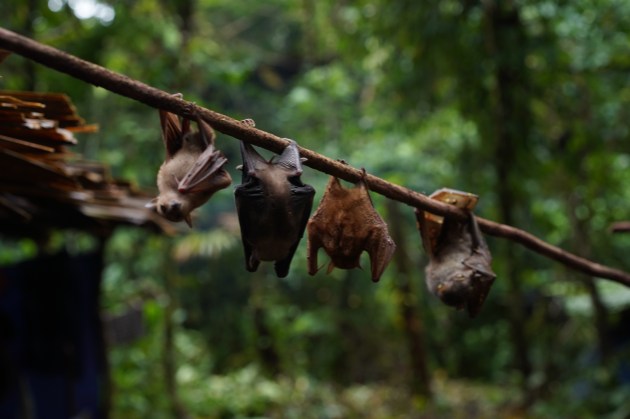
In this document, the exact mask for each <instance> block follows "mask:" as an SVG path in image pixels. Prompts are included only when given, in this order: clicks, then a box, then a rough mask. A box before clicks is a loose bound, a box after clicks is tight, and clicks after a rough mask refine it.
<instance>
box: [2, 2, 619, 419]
mask: <svg viewBox="0 0 630 419" xmlns="http://www.w3.org/2000/svg"><path fill="white" fill-rule="evenodd" d="M0 25H1V26H3V27H5V28H7V29H11V30H13V31H16V32H19V33H21V34H24V35H27V36H29V37H32V38H34V39H36V40H38V41H40V42H43V43H46V44H50V45H52V46H55V47H56V48H59V49H62V50H65V51H67V52H69V53H71V54H73V55H76V56H78V57H81V58H83V59H86V60H89V61H92V62H94V63H97V64H100V65H102V66H104V67H107V68H109V69H111V70H114V71H117V72H120V73H123V74H126V75H128V76H129V77H132V78H135V79H138V80H140V81H143V82H145V83H147V84H149V85H152V86H155V87H157V88H160V89H163V90H166V91H169V92H173V93H174V92H181V93H183V94H184V98H185V99H187V100H190V101H194V102H196V103H197V104H199V105H201V106H204V107H207V108H210V109H212V110H215V111H218V112H221V113H223V114H226V115H229V116H231V117H234V118H237V119H242V118H253V119H254V120H255V121H256V123H257V127H258V128H260V129H263V130H265V131H269V132H272V133H274V134H277V135H279V136H282V137H290V138H294V139H295V140H297V141H298V143H299V144H300V145H302V146H304V147H307V148H310V149H313V150H315V151H317V152H319V153H322V154H324V155H326V156H329V157H331V158H335V159H344V160H346V161H347V162H349V163H350V164H352V165H353V166H355V167H365V168H366V169H367V170H368V171H369V172H370V173H373V174H375V175H377V176H380V177H383V178H385V179H387V180H389V181H392V182H395V183H398V184H401V185H403V186H406V187H409V188H411V189H414V190H417V191H419V192H423V193H431V192H432V191H434V190H435V189H438V188H440V187H450V188H456V189H461V190H464V191H469V192H473V193H475V194H478V195H479V196H480V203H479V206H478V207H477V213H478V214H479V215H481V216H483V217H485V218H490V219H493V220H496V221H499V222H503V223H507V224H511V225H514V226H517V227H520V228H522V229H525V230H527V231H529V232H531V233H533V234H535V235H537V236H539V237H541V238H543V239H544V240H547V241H549V242H550V243H552V244H555V245H558V246H561V247H563V248H565V249H567V250H569V251H572V252H575V253H577V254H579V255H582V256H585V257H588V258H592V259H593V260H596V261H598V262H601V263H604V264H607V265H611V266H614V267H618V268H621V269H624V270H626V271H628V270H630V257H629V255H630V235H623V234H619V235H613V234H611V233H610V232H609V230H608V228H609V225H610V224H611V223H612V222H614V221H619V220H624V219H630V205H629V203H630V188H629V187H628V185H630V141H629V137H630V2H628V1H626V0H597V1H595V0H572V1H568V0H558V1H549V0H521V1H517V0H513V1H493V0H486V1H475V0H439V1H438V0H427V1H422V2H418V1H412V0H396V1H386V0H357V1H332V0H317V1H316V0H301V1H291V0H267V1H264V2H261V1H251V0H250V1H235V0H159V1H149V0H123V1H111V0H48V1H44V0H26V1H20V2H15V1H3V2H0ZM0 87H1V88H3V89H13V90H38V91H53V92H65V93H67V94H68V95H69V96H70V97H71V98H72V100H73V102H74V103H75V104H76V105H77V107H78V110H79V114H80V115H81V116H83V117H84V118H85V119H86V120H87V121H88V122H89V123H98V124H99V126H100V132H99V133H98V134H92V135H84V136H81V137H80V138H79V140H80V143H79V145H78V146H77V147H75V149H76V151H78V152H80V153H81V154H82V155H83V156H84V157H86V158H88V159H94V160H99V161H102V162H105V163H107V164H109V165H111V167H112V170H113V173H114V175H115V176H116V177H122V178H126V179H130V180H132V181H133V182H135V183H136V184H138V185H139V186H141V187H143V188H145V189H149V190H151V189H152V188H155V186H154V185H155V174H156V171H157V169H158V167H159V165H160V163H161V160H162V159H163V156H164V150H163V146H162V143H161V139H160V131H159V122H158V121H159V119H158V112H157V110H155V109H151V108H148V107H146V106H144V105H142V104H139V103H136V102H134V101H132V100H129V99H127V98H124V97H120V96H117V95H114V94H111V93H109V92H107V91H105V90H103V89H99V88H96V87H93V86H91V85H88V84H86V83H83V82H80V81H78V80H75V79H72V78H71V77H68V76H66V75H64V74H60V73H57V72H55V71H53V70H50V69H48V68H45V67H43V66H40V65H38V64H35V63H33V62H30V61H28V60H25V59H22V58H21V57H19V56H16V55H13V56H11V57H10V58H9V59H8V60H7V61H6V62H5V63H4V64H3V66H2V78H1V79H0ZM217 144H218V147H219V148H221V149H222V150H223V151H224V152H225V153H226V155H227V156H228V158H229V162H228V169H229V170H230V172H231V173H232V176H233V178H234V179H235V180H236V181H237V182H238V180H239V179H240V174H239V173H238V172H237V171H236V170H235V167H236V166H237V165H238V164H240V161H239V160H240V156H239V152H238V141H236V140H234V139H232V138H229V137H226V136H225V135H221V134H219V137H218V140H217ZM267 155H268V154H267ZM302 179H303V181H304V182H306V183H309V184H312V185H313V186H315V188H316V189H317V195H316V198H315V204H317V202H318V201H319V198H320V197H321V194H322V192H323V188H324V185H325V183H326V181H327V176H326V175H324V174H321V173H318V172H316V171H314V170H312V169H309V168H306V169H305V172H304V175H303V176H302ZM372 197H373V200H374V202H375V205H376V207H377V209H378V211H379V212H380V213H381V215H382V216H383V217H384V218H385V220H386V221H387V222H388V224H389V227H390V231H391V232H392V235H393V237H394V240H395V241H396V243H397V245H398V250H397V253H396V255H395V259H394V261H393V262H392V263H391V264H390V266H389V268H388V269H387V270H386V272H385V274H384V276H383V277H382V278H381V281H380V282H379V283H378V284H373V283H372V282H371V281H370V279H369V274H368V271H366V270H352V271H342V270H335V271H334V272H333V273H331V274H330V275H326V273H325V272H324V271H325V269H323V270H322V271H321V272H320V273H318V274H317V275H316V276H315V277H309V276H308V275H307V272H306V256H305V241H304V240H303V241H302V243H301V245H300V247H299V249H298V253H297V254H296V257H295V258H294V260H293V263H292V267H291V271H290V274H289V276H288V277H287V278H285V279H278V278H276V277H275V275H274V274H273V270H272V266H271V265H270V264H263V266H261V269H260V270H259V272H257V273H255V274H250V273H248V272H246V271H245V268H244V264H243V254H242V249H241V245H240V237H239V233H238V226H237V222H236V215H235V208H234V198H233V194H232V188H228V189H226V190H223V191H221V192H219V193H217V194H216V195H215V196H214V197H213V198H212V199H211V200H210V202H209V203H208V204H206V205H205V206H204V207H203V208H202V209H201V211H199V214H198V217H197V220H196V228H195V229H194V230H192V231H184V233H183V234H179V235H177V236H175V237H164V236H159V235H151V234H148V233H146V232H145V231H141V230H139V229H133V228H128V229H127V228H120V229H118V230H116V232H115V234H114V235H113V236H112V237H111V238H110V240H109V241H108V243H107V250H106V257H107V260H106V262H107V264H106V268H105V271H104V282H103V295H102V308H103V310H104V312H105V313H107V315H110V316H115V315H117V314H120V313H124V312H126V311H128V310H130V309H132V308H136V309H138V308H139V309H140V310H141V311H142V314H143V318H144V322H145V333H144V335H143V336H142V337H141V338H140V339H138V340H136V341H135V342H133V343H129V344H124V345H118V346H114V347H112V348H111V349H110V351H109V363H110V368H111V380H112V381H111V386H112V398H111V409H112V410H111V412H112V417H113V418H145V417H151V418H168V417H185V416H186V415H189V416H190V417H200V418H201V417H283V418H298V417H305V418H311V417H312V418H315V417H317V418H346V417H362V418H363V417H366V418H384V417H401V418H402V417H455V418H457V417H462V418H464V417H465V418H471V417H533V418H539V417H540V418H545V417H597V418H619V419H621V418H626V417H629V416H630V361H629V359H630V358H629V356H630V327H629V326H628V324H630V323H629V322H630V290H629V289H627V288H625V287H623V286H621V285H618V284H614V283H612V282H609V281H604V280H597V279H594V278H590V277H587V276H585V275H583V274H581V273H578V272H575V271H572V270H569V269H567V268H566V267H564V266H562V265H560V264H558V263H554V262H552V261H550V260H548V259H546V258H543V257H541V256H539V255H537V254H534V253H531V252H529V251H527V250H525V249H523V248H522V247H520V246H518V245H516V244H515V243H513V242H509V241H506V240H498V239H495V238H492V237H488V242H489V246H490V248H491V250H492V252H493V257H494V261H493V268H494V271H495V272H496V273H497V280H496V282H495V284H494V287H493V289H492V290H491V292H490V295H489V298H488V300H487V301H486V303H485V306H484V307H483V309H482V311H481V314H480V315H479V316H478V317H477V318H476V319H472V320H471V319H469V318H468V316H467V315H466V314H465V313H464V312H457V311H455V310H453V309H451V308H448V307H445V306H443V305H442V304H441V303H440V302H439V301H438V300H437V299H436V298H435V297H433V296H431V295H429V294H428V292H427V291H426V287H425V285H424V273H423V269H424V265H425V263H426V257H425V255H424V252H423V251H422V250H421V242H420V237H419V235H418V232H417V230H416V227H415V220H414V216H413V211H412V208H409V207H405V206H403V205H399V204H396V203H392V202H388V201H387V200H386V199H384V198H382V197H380V196H378V195H376V194H373V195H372ZM56 238H57V239H56V240H54V241H53V243H56V246H58V247H67V248H70V250H72V251H74V252H81V251H84V250H87V249H89V248H90V247H91V246H95V241H94V240H92V239H91V238H90V237H83V236H80V235H78V234H77V233H76V232H58V233H57V235H56ZM0 246H1V247H0V261H1V262H2V263H3V264H10V263H14V262H16V261H19V260H23V259H26V258H29V257H32V256H33V255H35V253H36V245H35V243H34V242H32V241H30V240H22V241H19V242H16V241H10V240H8V239H6V238H5V239H2V241H1V242H0ZM320 258H321V259H323V260H327V259H326V257H325V255H324V254H323V252H322V253H320ZM362 265H363V266H364V267H366V266H369V262H368V261H367V259H364V261H363V263H362Z"/></svg>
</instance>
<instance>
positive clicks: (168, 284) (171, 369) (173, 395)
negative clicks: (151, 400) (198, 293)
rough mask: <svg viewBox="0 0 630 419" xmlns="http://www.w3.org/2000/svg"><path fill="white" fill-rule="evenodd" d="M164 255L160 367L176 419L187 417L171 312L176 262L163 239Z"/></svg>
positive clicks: (173, 305) (175, 300) (174, 296)
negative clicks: (179, 390)
mask: <svg viewBox="0 0 630 419" xmlns="http://www.w3.org/2000/svg"><path fill="white" fill-rule="evenodd" d="M165 242H166V244H165V255H164V259H163V260H164V291H165V292H166V294H167V296H168V304H167V305H166V309H165V310H164V341H163V345H164V346H163V352H162V368H163V370H164V384H165V387H166V395H167V397H168V398H169V402H170V405H171V413H172V415H173V417H174V418H176V419H184V418H188V417H189V416H188V414H187V413H186V410H185V409H184V407H183V406H182V403H181V401H180V400H179V397H178V395H177V379H176V372H177V365H176V361H175V340H174V334H175V330H174V328H173V313H174V312H175V309H176V307H177V299H176V295H175V288H176V282H177V281H176V280H177V269H176V266H177V264H176V263H175V261H174V260H173V258H172V256H171V255H172V254H173V252H172V250H173V247H172V242H171V241H170V240H168V239H167V240H165Z"/></svg>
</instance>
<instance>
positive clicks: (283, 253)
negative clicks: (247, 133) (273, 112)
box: [234, 121, 315, 278]
mask: <svg viewBox="0 0 630 419" xmlns="http://www.w3.org/2000/svg"><path fill="white" fill-rule="evenodd" d="M243 122H244V123H248V122H246V121H243ZM250 125H251V124H250ZM289 141H290V143H289V145H288V146H287V147H286V148H285V149H284V151H283V152H282V154H281V155H280V156H274V157H273V158H272V159H271V160H269V161H267V160H265V159H264V158H263V157H262V156H261V155H260V154H258V152H257V151H256V150H255V149H254V147H252V146H251V145H250V144H247V143H244V142H241V154H242V156H243V166H242V167H241V168H240V169H241V170H242V172H243V180H242V183H241V185H239V186H237V187H236V189H235V190H234V196H235V200H236V211H237V213H238V220H239V224H240V226H241V239H242V241H243V249H244V251H245V267H246V268H247V270H248V271H250V272H254V271H256V270H257V269H258V266H259V264H260V261H275V264H274V268H275V271H276V274H277V275H278V277H280V278H283V277H285V276H287V274H288V273H289V266H290V264H291V260H292V259H293V255H294V254H295V250H296V249H297V246H298V244H299V243H300V239H301V238H302V236H303V235H304V229H305V228H306V222H307V221H308V217H309V216H310V214H311V209H312V207H313V195H315V189H313V187H312V186H310V185H306V184H304V183H302V181H301V179H300V176H301V175H302V161H303V159H301V158H300V154H299V151H298V147H297V143H296V142H295V141H293V140H289Z"/></svg>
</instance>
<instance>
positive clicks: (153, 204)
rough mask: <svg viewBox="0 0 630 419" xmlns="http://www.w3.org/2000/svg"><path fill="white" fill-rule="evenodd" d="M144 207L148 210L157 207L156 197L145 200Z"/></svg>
mask: <svg viewBox="0 0 630 419" xmlns="http://www.w3.org/2000/svg"><path fill="white" fill-rule="evenodd" d="M144 207H145V208H148V209H150V210H153V211H155V209H156V208H157V198H153V199H152V200H150V201H149V202H147V203H146V204H145V205H144Z"/></svg>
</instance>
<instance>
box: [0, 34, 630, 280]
mask: <svg viewBox="0 0 630 419" xmlns="http://www.w3.org/2000/svg"><path fill="white" fill-rule="evenodd" d="M0 48H4V49H7V50H9V51H12V52H14V53H16V54H19V55H22V56H24V57H26V58H29V59H31V60H33V61H36V62H38V63H40V64H42V65H44V66H46V67H50V68H52V69H55V70H57V71H60V72H62V73H66V74H68V75H70V76H72V77H74V78H77V79H79V80H83V81H85V82H86V83H90V84H93V85H95V86H101V87H103V88H105V89H107V90H109V91H111V92H114V93H117V94H119V95H121V96H125V97H128V98H131V99H134V100H137V101H138V102H142V103H144V104H145V105H148V106H151V107H154V108H157V109H164V110H167V111H169V112H172V113H175V114H178V115H180V116H182V117H187V118H192V117H194V116H195V115H197V114H198V115H200V116H201V117H202V118H203V119H204V120H205V121H206V122H208V123H209V124H210V125H212V127H213V128H215V129H216V130H217V131H220V132H222V133H224V134H227V135H229V136H232V137H234V138H237V139H239V140H242V141H245V142H248V143H252V144H254V145H257V146H259V147H262V148H265V149H268V150H271V151H274V152H276V153H280V152H281V151H282V150H283V149H284V148H285V147H286V146H287V145H288V141H287V140H286V139H283V138H280V137H278V136H275V135H273V134H270V133H268V132H265V131H262V130H259V129H256V128H252V127H250V126H248V125H246V124H243V123H241V122H240V121H237V120H235V119H233V118H230V117H228V116H226V115H222V114H220V113H218V112H214V111H211V110H209V109H206V108H202V107H200V106H197V105H195V104H193V103H190V102H187V101H185V100H182V99H179V98H177V97H175V96H173V95H172V94H170V93H167V92H164V91H162V90H159V89H156V88H155V87H152V86H149V85H147V84H144V83H141V82H139V81H137V80H133V79H131V78H129V77H127V76H124V75H122V74H118V73H115V72H113V71H111V70H108V69H106V68H103V67H101V66H98V65H96V64H93V63H90V62H87V61H84V60H81V59H80V58H77V57H75V56H73V55H70V54H68V53H66V52H63V51H60V50H58V49H56V48H52V47H49V46H46V45H43V44H40V43H39V42H36V41H34V40H32V39H29V38H26V37H24V36H21V35H18V34H16V33H14V32H11V31H9V30H6V29H3V28H0ZM300 154H301V155H302V156H303V157H305V158H307V159H308V160H307V161H306V163H305V164H306V165H307V166H309V167H311V168H313V169H315V170H318V171H320V172H323V173H327V174H329V175H332V176H336V177H338V178H340V179H344V180H346V181H349V182H358V181H359V179H361V170H359V169H356V168H354V167H352V166H350V165H347V164H344V163H342V162H339V161H336V160H333V159H331V158H329V157H326V156H323V155H321V154H318V153H316V152H314V151H312V150H309V149H306V148H303V147H300ZM366 181H367V183H368V185H369V187H370V189H371V190H372V191H374V192H376V193H379V194H381V195H383V196H385V197H387V198H390V199H394V200H396V201H399V202H403V203H405V204H407V205H410V206H412V207H415V208H421V209H423V210H425V211H429V212H431V213H434V214H438V215H442V216H445V217H454V218H456V219H460V220H464V219H466V218H467V214H466V213H465V212H464V211H463V210H461V209H459V208H456V207H455V206H453V205H448V204H445V203H442V202H438V201H435V200H433V199H430V198H429V197H427V196H425V195H422V194H420V193H418V192H415V191H412V190H410V189H408V188H404V187H402V186H399V185H396V184H393V183H390V182H387V181H385V180H383V179H381V178H378V177H376V176H373V175H368V176H367V178H366ZM477 219H478V222H479V226H480V227H481V229H482V230H483V231H484V232H485V233H487V234H490V235H493V236H497V237H503V238H506V239H509V240H512V241H515V242H517V243H520V244H521V245H523V246H525V247H527V248H528V249H530V250H532V251H534V252H536V253H539V254H541V255H543V256H546V257H548V258H550V259H553V260H555V261H557V262H560V263H563V264H564V265H566V266H568V267H569V268H572V269H575V270H578V271H581V272H584V273H585V274H587V275H591V276H594V277H599V278H605V279H609V280H612V281H615V282H618V283H621V284H624V285H626V286H630V274H629V273H627V272H624V271H621V270H619V269H614V268H611V267H608V266H604V265H601V264H599V263H595V262H592V261H590V260H588V259H585V258H582V257H580V256H577V255H574V254H572V253H570V252H567V251H565V250H563V249H561V248H559V247H556V246H553V245H551V244H549V243H547V242H545V241H543V240H541V239H539V238H537V237H536V236H534V235H532V234H530V233H528V232H526V231H523V230H520V229H518V228H515V227H512V226H509V225H505V224H499V223H496V222H494V221H490V220H486V219H483V218H480V217H477Z"/></svg>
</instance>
